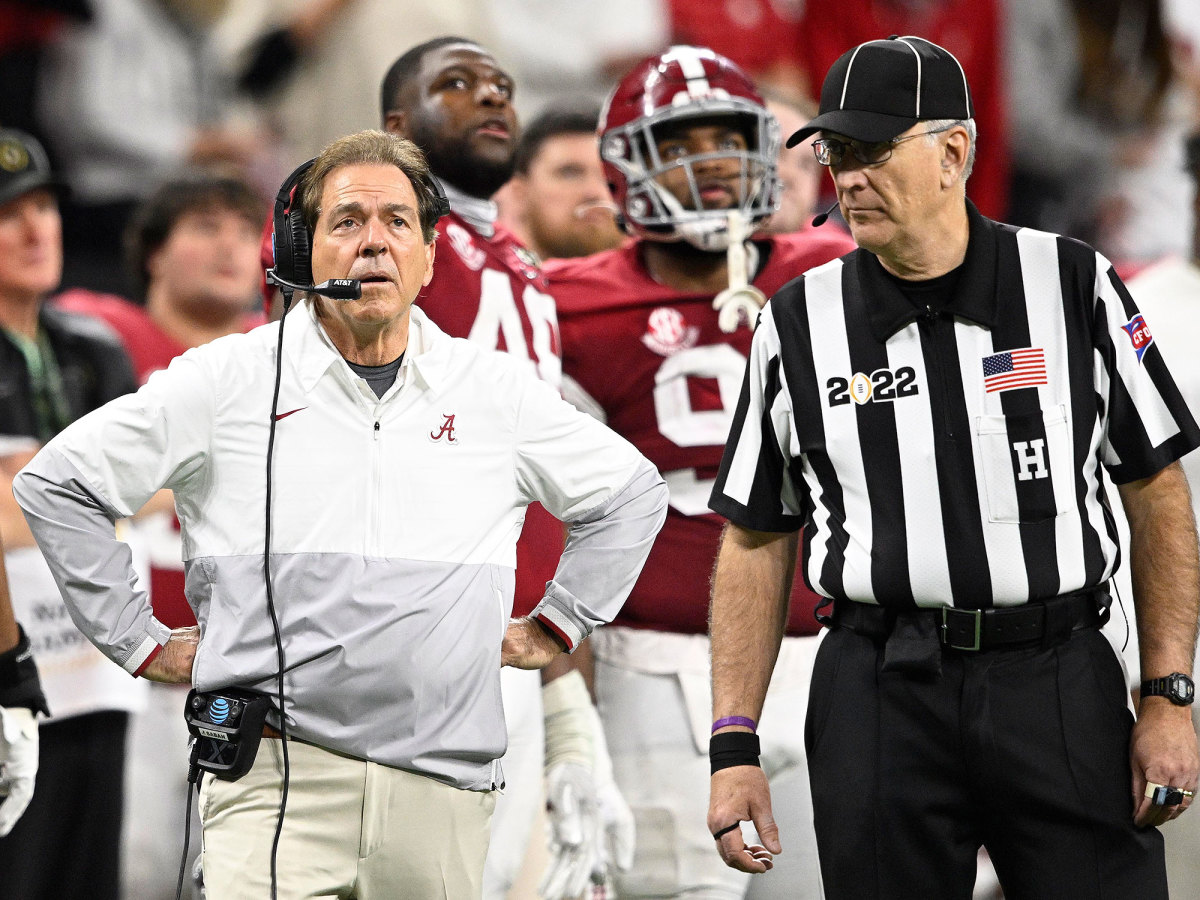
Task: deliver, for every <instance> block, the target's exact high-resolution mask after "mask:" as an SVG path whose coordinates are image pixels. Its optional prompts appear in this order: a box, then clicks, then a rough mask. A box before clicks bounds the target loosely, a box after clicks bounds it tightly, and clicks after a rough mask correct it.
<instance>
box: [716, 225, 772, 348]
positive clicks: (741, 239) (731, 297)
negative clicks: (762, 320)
mask: <svg viewBox="0 0 1200 900" xmlns="http://www.w3.org/2000/svg"><path fill="white" fill-rule="evenodd" d="M725 221H726V228H725V233H726V235H727V238H728V241H729V245H728V246H727V247H726V248H725V254H726V256H725V261H726V265H727V266H728V269H729V287H727V288H725V290H723V291H721V293H719V294H717V296H716V297H714V298H713V304H712V305H713V309H715V310H716V311H717V324H718V325H719V326H720V328H721V330H722V331H724V332H725V333H726V334H733V333H734V332H735V331H737V330H738V327H739V326H741V325H745V326H746V327H747V328H749V329H751V330H754V325H755V323H756V322H757V321H758V312H759V310H761V309H762V308H763V306H764V305H766V302H767V297H766V294H764V293H763V292H762V291H760V290H759V289H758V288H756V287H755V286H754V285H752V284H750V277H749V276H750V271H749V270H750V252H753V253H754V256H755V262H757V257H758V251H757V249H756V248H755V247H754V246H753V245H750V246H749V248H747V243H746V239H747V238H748V237H749V236H750V235H749V230H750V226H749V223H748V222H747V220H746V216H745V214H744V213H743V212H742V211H741V210H740V209H731V210H729V212H728V213H727V214H726V220H725Z"/></svg>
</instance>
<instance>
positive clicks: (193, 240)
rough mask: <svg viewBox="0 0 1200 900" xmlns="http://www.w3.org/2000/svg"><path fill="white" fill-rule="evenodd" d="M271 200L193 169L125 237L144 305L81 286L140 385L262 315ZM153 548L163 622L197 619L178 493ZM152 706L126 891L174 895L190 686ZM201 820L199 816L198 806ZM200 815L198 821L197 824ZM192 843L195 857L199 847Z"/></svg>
mask: <svg viewBox="0 0 1200 900" xmlns="http://www.w3.org/2000/svg"><path fill="white" fill-rule="evenodd" d="M261 215H262V204H261V202H260V200H259V198H258V196H257V194H256V193H255V191H254V189H253V188H251V186H250V185H249V184H247V183H246V182H244V181H242V180H241V179H238V178H236V177H232V176H227V175H217V174H211V173H206V172H200V171H196V172H187V173H182V174H179V175H176V176H175V177H172V178H170V179H168V180H167V181H165V182H163V183H162V184H161V185H160V186H159V187H158V188H157V189H156V190H155V191H154V193H153V194H151V195H150V197H149V198H148V199H147V200H146V201H145V202H144V203H142V204H141V205H140V206H139V207H138V208H137V210H136V211H135V212H134V215H133V220H132V222H131V223H130V227H129V230H128V232H127V233H126V235H125V243H126V248H127V260H128V265H129V268H130V271H131V272H132V273H133V275H134V278H135V279H136V281H137V282H138V284H139V288H140V290H141V296H142V298H143V300H144V303H145V306H144V308H143V307H142V306H139V305H137V304H134V303H130V302H129V301H127V300H123V299H121V298H120V297H113V296H111V295H104V294H96V293H93V292H90V291H84V290H73V291H68V292H67V293H65V294H63V295H61V296H60V297H58V298H57V300H56V301H55V302H56V305H57V306H58V307H59V308H60V309H67V310H71V311H73V312H79V313H84V314H87V315H92V316H95V317H97V318H100V319H103V320H104V321H105V322H107V323H108V324H109V325H110V326H112V328H113V329H114V330H115V331H116V332H117V334H119V335H120V337H121V340H122V341H123V342H124V344H125V348H126V350H127V351H128V352H129V355H130V357H131V359H132V360H133V364H134V369H135V372H136V375H137V380H138V383H139V384H145V382H146V379H148V378H149V377H150V375H151V374H152V373H154V372H156V371H158V370H159V369H165V368H166V367H167V366H168V365H169V364H170V362H171V360H172V359H174V358H175V357H176V356H179V355H180V354H182V353H183V352H184V351H186V350H187V349H189V348H191V347H198V346H200V345H201V344H206V343H208V342H209V341H210V340H213V339H215V338H218V337H221V336H223V335H226V334H235V333H238V332H242V331H248V330H249V329H250V328H252V327H254V326H255V325H258V324H261V323H262V322H263V316H262V314H261V313H259V312H257V311H255V309H254V308H255V307H257V306H258V303H259V300H260V297H259V276H260V271H259V266H258V255H259V219H260V217H261ZM135 527H136V529H137V532H138V534H139V536H141V537H142V538H143V539H144V540H145V543H146V546H147V549H148V552H149V563H150V598H151V601H152V603H153V604H154V615H155V617H156V618H157V619H158V620H159V621H160V622H162V623H164V624H165V625H167V626H168V627H171V628H180V627H184V626H187V625H195V624H196V618H195V616H194V615H193V613H192V610H191V607H190V606H189V605H188V603H187V599H186V598H185V597H184V590H183V589H184V579H183V559H182V557H183V554H182V546H181V543H180V537H179V521H178V520H177V519H176V518H175V510H174V502H173V498H172V496H171V492H170V491H161V492H160V494H159V495H157V496H156V497H155V499H154V500H152V501H151V502H150V503H149V504H147V506H146V508H144V509H143V510H142V511H141V512H140V513H139V514H138V516H137V522H136V526H135ZM149 692H150V696H149V705H148V708H147V709H146V711H145V712H144V713H141V714H139V715H137V716H135V717H134V719H133V722H132V725H131V730H130V735H131V740H130V752H129V764H128V766H127V769H126V778H127V780H128V784H129V787H128V790H127V791H126V797H127V809H126V812H127V813H128V816H127V821H126V828H125V843H124V846H125V856H124V858H125V866H124V885H125V889H124V892H125V896H127V897H130V898H134V897H136V898H137V900H170V898H171V897H173V896H174V891H175V877H176V871H175V868H174V867H173V866H165V865H163V861H164V860H166V859H170V858H171V857H172V856H173V855H174V854H177V853H178V852H179V846H180V842H181V840H182V835H183V825H184V811H185V808H186V802H187V790H188V784H187V728H186V726H185V725H184V721H183V705H184V701H185V699H186V697H187V687H186V686H181V685H170V684H162V683H158V682H154V683H152V684H151V685H150V688H149ZM193 815H195V812H194V811H193ZM197 822H198V820H197V819H193V825H195V824H196V823H197ZM198 849H199V848H198V847H197V846H196V845H195V844H193V846H192V854H193V857H194V855H195V853H196V852H198Z"/></svg>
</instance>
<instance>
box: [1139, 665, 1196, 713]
mask: <svg viewBox="0 0 1200 900" xmlns="http://www.w3.org/2000/svg"><path fill="white" fill-rule="evenodd" d="M1142 696H1143V697H1166V698H1167V699H1168V700H1170V701H1171V702H1172V703H1174V704H1175V705H1176V706H1188V705H1189V704H1190V703H1191V702H1192V701H1193V700H1194V699H1195V697H1196V686H1195V684H1193V682H1192V679H1190V678H1189V677H1188V676H1186V675H1184V674H1183V673H1182V672H1172V673H1171V674H1170V675H1165V676H1163V677H1162V678H1148V679H1146V680H1145V681H1143V682H1142Z"/></svg>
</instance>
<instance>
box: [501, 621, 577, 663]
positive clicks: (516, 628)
mask: <svg viewBox="0 0 1200 900" xmlns="http://www.w3.org/2000/svg"><path fill="white" fill-rule="evenodd" d="M566 649H567V648H566V647H565V646H564V645H563V643H562V642H561V641H560V640H559V639H558V638H556V637H555V636H554V635H552V634H551V633H550V632H549V631H547V630H546V629H545V628H543V627H542V626H541V625H539V624H538V623H537V620H536V619H532V618H530V617H529V616H523V617H521V618H519V619H510V620H509V623H508V628H507V629H505V632H504V642H503V643H502V644H501V645H500V665H502V666H512V667H513V668H516V669H544V668H545V667H546V666H548V665H549V664H550V663H551V662H552V661H553V660H554V658H555V657H557V656H558V655H559V654H560V653H562V652H563V651H565V650H566Z"/></svg>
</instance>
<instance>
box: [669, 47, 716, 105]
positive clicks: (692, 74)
mask: <svg viewBox="0 0 1200 900" xmlns="http://www.w3.org/2000/svg"><path fill="white" fill-rule="evenodd" d="M663 62H677V63H679V68H680V69H681V70H682V72H683V77H684V78H686V79H687V89H688V93H689V94H691V95H692V96H693V97H707V96H709V94H710V93H711V92H712V88H711V87H710V86H709V84H708V73H707V72H706V71H705V70H704V63H703V62H702V61H701V59H700V54H699V53H697V52H696V51H695V50H694V49H693V48H691V47H682V46H681V47H672V48H671V49H670V50H668V51H667V52H666V53H664V54H663Z"/></svg>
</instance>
